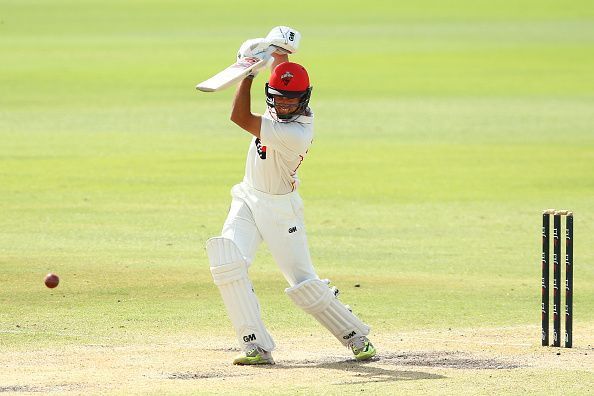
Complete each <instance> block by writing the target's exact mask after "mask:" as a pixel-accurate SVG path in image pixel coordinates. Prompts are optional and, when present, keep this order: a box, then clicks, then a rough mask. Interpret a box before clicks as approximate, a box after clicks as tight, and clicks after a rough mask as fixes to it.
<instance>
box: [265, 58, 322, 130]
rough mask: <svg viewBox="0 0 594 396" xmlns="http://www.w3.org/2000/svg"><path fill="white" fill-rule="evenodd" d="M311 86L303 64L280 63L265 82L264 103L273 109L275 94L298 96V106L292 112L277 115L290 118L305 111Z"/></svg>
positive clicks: (286, 96)
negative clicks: (285, 114)
mask: <svg viewBox="0 0 594 396" xmlns="http://www.w3.org/2000/svg"><path fill="white" fill-rule="evenodd" d="M311 88H312V87H311V86H310V85H309V76H308V74H307V70H305V68H304V67H303V66H301V65H300V64H298V63H293V62H283V63H280V64H278V65H277V66H276V67H275V68H274V70H273V71H272V74H271V75H270V79H269V80H268V83H266V88H265V92H266V104H267V105H268V107H270V108H271V109H274V107H275V104H274V97H275V96H283V97H285V98H300V100H299V107H298V108H297V110H295V112H294V113H292V114H288V115H287V116H282V117H281V116H280V115H279V118H282V119H290V118H292V117H294V116H296V115H301V114H303V113H304V112H305V110H306V109H307V106H308V104H309V98H310V96H311Z"/></svg>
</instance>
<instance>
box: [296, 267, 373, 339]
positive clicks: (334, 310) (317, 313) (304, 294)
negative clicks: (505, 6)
mask: <svg viewBox="0 0 594 396" xmlns="http://www.w3.org/2000/svg"><path fill="white" fill-rule="evenodd" d="M285 292H286V293H287V295H288V296H289V297H290V298H291V299H292V300H293V302H294V303H295V304H297V306H299V307H300V308H302V309H303V310H304V311H305V312H307V313H309V314H311V315H312V316H313V317H314V318H316V320H317V321H318V322H320V323H321V324H322V325H323V326H324V327H325V328H327V329H328V330H330V332H331V333H332V334H333V335H334V337H336V338H337V339H338V341H340V342H342V343H343V345H345V346H346V345H348V343H349V341H350V340H351V339H352V338H353V337H360V336H366V335H368V334H369V326H367V325H366V324H365V323H363V322H362V321H361V320H360V319H359V318H357V317H356V316H355V315H354V314H353V313H352V312H351V311H349V310H348V309H347V308H346V307H345V306H344V305H343V304H342V303H341V302H340V301H339V300H338V299H337V298H336V296H335V294H334V291H333V290H332V289H330V288H329V287H328V284H327V283H325V282H323V281H321V280H319V279H309V280H306V281H304V282H301V283H299V284H298V285H295V286H293V287H290V288H288V289H286V290H285Z"/></svg>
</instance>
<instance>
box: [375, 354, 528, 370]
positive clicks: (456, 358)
mask: <svg viewBox="0 0 594 396" xmlns="http://www.w3.org/2000/svg"><path fill="white" fill-rule="evenodd" d="M379 360H380V363H384V364H385V363H388V364H393V365H395V366H423V367H442V368H453V369H467V370H468V369H470V370H472V369H475V370H507V369H516V368H520V367H525V366H523V365H520V364H518V363H516V362H512V361H507V360H500V359H495V358H480V357H477V356H473V355H471V354H468V353H462V352H435V351H430V352H400V353H393V352H387V353H382V354H381V355H380V356H379Z"/></svg>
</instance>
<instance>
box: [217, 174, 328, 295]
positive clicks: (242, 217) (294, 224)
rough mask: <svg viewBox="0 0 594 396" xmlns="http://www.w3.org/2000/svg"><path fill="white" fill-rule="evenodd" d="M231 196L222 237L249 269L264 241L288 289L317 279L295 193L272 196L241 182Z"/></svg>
mask: <svg viewBox="0 0 594 396" xmlns="http://www.w3.org/2000/svg"><path fill="white" fill-rule="evenodd" d="M231 196H232V198H233V199H232V201H231V207H230V209H229V214H228V215H227V220H225V224H224V225H223V231H222V233H221V235H222V236H223V237H224V238H229V239H231V240H232V241H233V242H235V244H236V245H237V247H238V248H239V250H240V251H241V253H242V255H243V256H244V257H245V259H246V261H247V262H248V265H250V264H251V263H252V261H253V260H254V256H255V254H256V250H257V249H258V246H259V245H260V243H262V241H265V242H266V244H267V245H268V248H269V249H270V252H271V253H272V257H273V258H274V260H275V261H276V263H277V265H278V266H279V268H280V270H281V271H282V273H283V275H284V277H285V279H286V280H287V282H288V283H289V285H290V286H291V287H292V286H295V285H297V284H299V283H301V282H303V281H306V280H309V279H317V278H318V276H317V275H316V272H315V270H314V268H313V265H312V262H311V256H310V254H309V247H308V245H307V236H306V235H305V225H304V220H303V201H302V200H301V197H300V196H299V194H298V193H297V191H296V190H295V191H293V192H291V193H289V194H285V195H272V194H267V193H264V192H261V191H258V190H255V189H254V188H252V187H250V186H249V185H247V184H246V183H245V182H242V183H239V184H236V185H235V186H233V188H232V189H231Z"/></svg>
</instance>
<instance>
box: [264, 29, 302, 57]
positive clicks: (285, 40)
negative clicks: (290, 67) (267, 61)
mask: <svg viewBox="0 0 594 396" xmlns="http://www.w3.org/2000/svg"><path fill="white" fill-rule="evenodd" d="M264 40H266V41H268V43H269V45H274V46H275V47H277V51H276V52H277V53H279V54H294V53H295V52H297V49H298V48H299V42H300V41H301V33H299V32H298V31H297V30H295V29H292V28H290V27H288V26H276V27H274V28H272V30H271V31H270V33H268V36H266V38H265V39H264Z"/></svg>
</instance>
